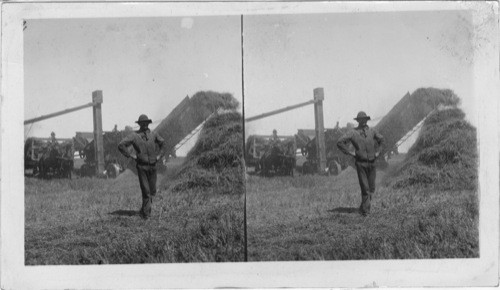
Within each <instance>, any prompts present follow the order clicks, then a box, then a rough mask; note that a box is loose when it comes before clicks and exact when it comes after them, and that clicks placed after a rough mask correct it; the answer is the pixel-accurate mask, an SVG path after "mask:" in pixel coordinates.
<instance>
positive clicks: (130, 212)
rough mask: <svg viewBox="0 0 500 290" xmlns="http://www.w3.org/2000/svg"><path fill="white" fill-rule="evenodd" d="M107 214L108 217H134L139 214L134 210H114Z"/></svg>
mask: <svg viewBox="0 0 500 290" xmlns="http://www.w3.org/2000/svg"><path fill="white" fill-rule="evenodd" d="M108 214H109V215H118V216H136V215H139V212H138V211H136V210H125V209H120V210H116V211H114V212H110V213H108Z"/></svg>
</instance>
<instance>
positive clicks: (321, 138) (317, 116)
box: [314, 88, 326, 173]
mask: <svg viewBox="0 0 500 290" xmlns="http://www.w3.org/2000/svg"><path fill="white" fill-rule="evenodd" d="M324 99H325V95H324V91H323V88H316V89H314V101H315V103H314V122H315V125H316V126H315V127H316V128H315V130H316V140H318V142H317V145H316V146H317V152H318V157H319V168H318V170H319V172H320V173H324V172H325V169H326V148H325V124H324V120H323V100H324Z"/></svg>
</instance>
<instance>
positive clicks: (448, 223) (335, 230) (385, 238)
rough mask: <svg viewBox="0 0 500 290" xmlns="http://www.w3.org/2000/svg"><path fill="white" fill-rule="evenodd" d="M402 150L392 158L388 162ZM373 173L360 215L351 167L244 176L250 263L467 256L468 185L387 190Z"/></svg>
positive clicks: (472, 213) (474, 251)
mask: <svg viewBox="0 0 500 290" xmlns="http://www.w3.org/2000/svg"><path fill="white" fill-rule="evenodd" d="M402 159H403V156H402V155H400V157H399V158H398V159H397V160H393V162H392V165H391V167H390V168H389V169H388V171H390V170H391V168H394V166H395V165H396V164H397V163H398V162H401V161H402ZM385 175H386V173H385V172H383V171H377V192H376V194H375V195H374V196H373V199H372V208H371V210H372V212H371V214H370V215H368V216H367V217H363V216H361V215H360V214H359V213H358V212H357V208H358V207H359V204H360V202H361V194H360V190H359V185H358V181H357V175H356V171H355V170H354V169H353V168H350V167H349V168H348V169H346V170H345V171H343V172H342V173H341V174H340V175H338V176H312V175H305V176H295V177H293V178H292V177H273V178H263V177H259V176H249V177H248V180H247V214H248V217H247V221H248V256H249V260H250V261H293V260H350V259H356V260H360V259H424V258H472V257H478V256H479V241H478V238H479V230H478V215H479V210H478V198H477V193H476V192H474V191H470V190H463V191H440V190H432V189H428V188H427V189H424V188H411V189H404V190H395V189H392V188H390V187H387V186H384V184H385V180H384V179H385Z"/></svg>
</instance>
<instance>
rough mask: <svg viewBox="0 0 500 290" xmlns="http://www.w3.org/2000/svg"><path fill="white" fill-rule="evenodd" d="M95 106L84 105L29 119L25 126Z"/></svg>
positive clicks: (91, 104) (90, 104) (92, 104)
mask: <svg viewBox="0 0 500 290" xmlns="http://www.w3.org/2000/svg"><path fill="white" fill-rule="evenodd" d="M94 105H96V104H95V103H88V104H85V105H82V106H78V107H74V108H70V109H66V110H62V111H59V112H55V113H52V114H48V115H43V116H40V117H36V118H33V119H28V120H26V121H24V125H27V124H31V123H35V122H39V121H42V120H46V119H50V118H54V117H57V116H60V115H64V114H68V113H71V112H74V111H78V110H81V109H85V108H88V107H92V106H94Z"/></svg>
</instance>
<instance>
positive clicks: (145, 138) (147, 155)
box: [118, 129, 165, 164]
mask: <svg viewBox="0 0 500 290" xmlns="http://www.w3.org/2000/svg"><path fill="white" fill-rule="evenodd" d="M156 144H158V145H159V147H160V154H161V155H162V156H163V154H164V153H163V146H164V144H165V140H164V139H163V138H162V137H161V136H160V135H158V133H155V132H151V130H149V129H148V130H146V131H136V132H134V133H131V134H130V135H128V136H127V137H125V138H124V139H123V140H122V141H121V142H120V144H118V149H119V150H120V152H121V153H122V154H123V155H124V156H126V157H130V153H129V152H128V150H127V147H128V146H130V145H132V146H133V147H134V150H135V152H136V153H137V163H138V164H155V163H156V157H157V154H156Z"/></svg>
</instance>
